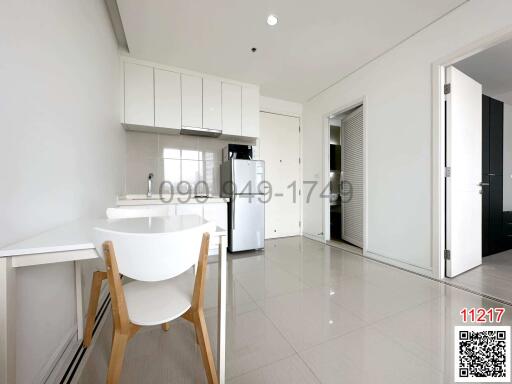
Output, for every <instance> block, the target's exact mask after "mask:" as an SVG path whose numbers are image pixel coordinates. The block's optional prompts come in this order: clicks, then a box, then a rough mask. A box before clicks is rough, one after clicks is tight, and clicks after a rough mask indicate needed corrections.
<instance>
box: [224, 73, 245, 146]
mask: <svg viewBox="0 0 512 384" xmlns="http://www.w3.org/2000/svg"><path fill="white" fill-rule="evenodd" d="M222 133H223V134H225V135H233V136H240V135H241V134H242V87H241V86H240V85H236V84H229V83H222Z"/></svg>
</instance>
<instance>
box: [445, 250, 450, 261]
mask: <svg viewBox="0 0 512 384" xmlns="http://www.w3.org/2000/svg"><path fill="white" fill-rule="evenodd" d="M451 257H452V255H451V252H450V250H449V249H445V250H444V259H445V260H450V259H451Z"/></svg>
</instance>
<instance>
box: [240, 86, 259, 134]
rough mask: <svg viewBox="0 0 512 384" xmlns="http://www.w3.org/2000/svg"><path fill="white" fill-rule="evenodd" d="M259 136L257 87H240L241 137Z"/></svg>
mask: <svg viewBox="0 0 512 384" xmlns="http://www.w3.org/2000/svg"><path fill="white" fill-rule="evenodd" d="M259 135H260V92H259V88H258V87H251V86H243V87H242V136H248V137H259Z"/></svg>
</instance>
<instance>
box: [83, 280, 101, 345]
mask: <svg viewBox="0 0 512 384" xmlns="http://www.w3.org/2000/svg"><path fill="white" fill-rule="evenodd" d="M106 278H107V274H106V273H105V272H101V271H96V272H94V274H93V277H92V284H91V293H90V297H89V308H88V309H87V323H86V325H85V331H84V340H83V345H84V347H88V346H90V345H91V341H92V331H93V330H94V320H95V319H96V311H97V310H98V302H99V300H100V292H101V283H102V282H103V280H105V279H106Z"/></svg>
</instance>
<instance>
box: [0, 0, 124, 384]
mask: <svg viewBox="0 0 512 384" xmlns="http://www.w3.org/2000/svg"><path fill="white" fill-rule="evenodd" d="M0 35H1V36H2V38H1V43H0V50H1V53H2V59H1V61H0V84H1V86H0V131H1V132H0V174H1V175H2V188H0V212H1V213H2V215H1V219H0V247H1V246H2V245H5V244H8V243H11V242H15V241H18V240H21V239H23V238H26V237H29V236H31V235H34V234H36V233H38V232H41V231H44V230H47V229H49V228H52V227H55V226H58V225H60V224H62V223H65V222H68V221H70V220H73V219H76V218H79V217H81V216H89V215H91V216H96V215H100V214H101V213H103V212H104V209H105V207H106V206H108V205H109V204H112V203H113V202H114V197H115V195H116V194H117V193H118V192H120V191H121V188H122V178H123V176H122V175H123V164H124V158H123V154H124V141H125V140H124V132H123V130H122V129H121V127H120V124H119V110H120V108H119V105H118V103H119V99H120V98H119V82H120V74H119V68H120V66H119V56H118V52H117V44H116V41H115V39H114V36H113V33H112V30H111V25H110V20H109V17H108V14H107V12H106V8H105V5H104V2H103V0H52V1H41V0H38V1H18V0H6V1H3V2H2V5H1V6H0ZM17 286H18V296H17V303H18V308H17V317H18V329H17V376H18V377H17V383H31V382H34V381H35V380H37V379H38V375H39V374H40V372H41V369H42V368H43V366H44V365H45V364H46V363H47V362H48V359H49V358H50V356H51V355H52V354H53V353H54V352H55V351H56V350H57V348H58V346H59V345H60V343H61V342H62V341H63V339H64V338H65V337H66V336H67V335H68V334H69V332H70V331H71V330H72V329H73V328H74V327H75V322H76V319H75V317H76V316H75V309H74V308H75V303H74V293H73V289H74V271H73V266H72V265H71V264H70V263H68V264H61V265H55V266H47V267H30V268H26V269H21V270H19V271H18V281H17ZM42 288H43V289H42ZM34 303H38V304H37V305H34Z"/></svg>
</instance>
